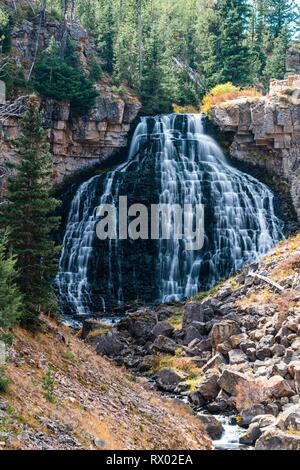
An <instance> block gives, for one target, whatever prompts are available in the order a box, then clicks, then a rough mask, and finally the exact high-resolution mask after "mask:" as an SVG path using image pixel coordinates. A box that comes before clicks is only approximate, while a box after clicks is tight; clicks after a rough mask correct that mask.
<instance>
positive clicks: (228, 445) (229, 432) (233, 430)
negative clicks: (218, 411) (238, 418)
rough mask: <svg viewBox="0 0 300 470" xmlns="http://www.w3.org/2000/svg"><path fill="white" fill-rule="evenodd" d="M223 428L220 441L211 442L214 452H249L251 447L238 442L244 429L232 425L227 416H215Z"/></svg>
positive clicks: (230, 419)
mask: <svg viewBox="0 0 300 470" xmlns="http://www.w3.org/2000/svg"><path fill="white" fill-rule="evenodd" d="M215 417H216V418H217V420H218V421H220V423H222V426H223V428H224V433H223V435H222V437H221V439H218V440H216V441H213V446H214V448H215V449H216V450H251V447H249V446H245V445H244V444H241V443H240V442H239V440H240V437H241V436H242V435H243V434H244V433H245V429H242V428H240V427H239V426H237V425H236V424H232V418H230V417H228V416H222V415H216V416H215Z"/></svg>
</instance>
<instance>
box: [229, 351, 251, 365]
mask: <svg viewBox="0 0 300 470" xmlns="http://www.w3.org/2000/svg"><path fill="white" fill-rule="evenodd" d="M228 357H229V364H244V363H245V362H247V356H246V354H245V353H243V351H241V349H232V350H231V351H229V353H228Z"/></svg>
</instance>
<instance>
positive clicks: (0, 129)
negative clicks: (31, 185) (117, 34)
mask: <svg viewBox="0 0 300 470" xmlns="http://www.w3.org/2000/svg"><path fill="white" fill-rule="evenodd" d="M67 34H68V35H69V37H70V39H71V40H72V41H73V43H74V44H75V46H76V50H77V52H78V53H79V56H80V60H81V64H82V67H83V70H86V72H87V64H88V63H89V62H90V61H91V60H93V57H94V56H95V52H96V46H95V44H94V41H93V39H91V38H90V37H89V36H88V34H87V33H86V31H85V30H84V29H83V28H82V27H81V26H78V25H74V24H72V25H68V28H67ZM62 35H63V25H62V24H61V23H60V22H59V21H57V20H54V19H49V18H46V19H45V20H44V21H43V22H42V23H41V24H40V23H39V17H37V18H33V19H32V21H28V20H27V19H24V20H23V21H22V22H21V24H17V25H16V26H15V27H14V29H13V31H12V50H11V54H10V55H11V58H12V60H13V62H14V68H15V73H16V74H18V73H19V74H20V73H22V75H23V76H24V77H25V78H27V77H28V74H29V73H30V69H31V66H32V64H33V62H34V60H35V50H36V47H37V49H38V51H42V50H44V49H45V48H46V47H47V46H48V45H49V42H50V40H51V37H55V38H56V40H57V41H58V42H59V41H61V38H62ZM87 73H88V72H87ZM96 88H97V90H98V93H99V96H98V97H97V99H96V103H95V107H94V108H93V109H92V110H91V111H90V113H89V114H88V115H86V116H83V117H81V118H80V119H79V120H73V119H72V117H71V114H70V103H69V102H59V101H55V100H52V99H47V100H44V101H42V103H41V105H42V108H43V110H44V116H45V127H46V128H47V129H48V136H49V143H50V146H51V152H52V154H53V159H54V180H55V183H61V182H62V181H63V179H64V177H65V176H66V175H69V174H72V173H73V172H74V171H76V170H78V169H80V168H83V167H87V166H92V165H95V164H97V163H101V162H103V161H104V160H105V159H106V158H108V157H109V156H111V155H112V154H113V153H114V152H116V151H117V150H119V149H122V148H124V147H126V146H127V134H128V131H129V128H130V124H131V122H132V121H133V120H134V119H135V118H136V116H137V114H138V112H139V110H140V107H141V104H140V102H139V100H138V99H137V98H136V97H135V96H134V95H133V94H132V93H131V91H130V90H129V89H128V88H127V87H126V86H122V90H120V89H118V88H116V87H114V86H113V85H112V81H111V78H110V77H109V76H108V75H106V74H103V75H102V77H101V79H100V80H99V81H98V82H97V84H96ZM19 101H20V102H21V105H22V106H26V97H24V98H22V97H21V98H20V99H19ZM11 105H12V103H9V102H8V103H6V104H5V105H2V106H1V108H2V109H3V107H8V106H11ZM2 109H1V110H2ZM16 114H18V113H16ZM18 133H19V119H18V117H17V116H12V117H9V118H7V119H1V120H0V175H2V176H3V175H4V176H5V175H7V174H8V170H7V168H6V165H5V163H6V162H7V161H11V160H13V159H14V158H15V152H14V149H13V146H12V140H13V139H15V138H16V137H17V136H18ZM4 179H5V178H3V179H2V181H3V180H4Z"/></svg>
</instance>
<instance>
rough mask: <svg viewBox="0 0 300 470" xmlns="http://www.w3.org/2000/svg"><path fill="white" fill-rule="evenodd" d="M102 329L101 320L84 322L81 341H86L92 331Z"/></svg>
mask: <svg viewBox="0 0 300 470" xmlns="http://www.w3.org/2000/svg"><path fill="white" fill-rule="evenodd" d="M99 329H101V322H100V321H99V320H84V322H83V325H82V330H81V334H80V339H86V338H87V337H88V335H89V334H90V333H91V331H95V330H99Z"/></svg>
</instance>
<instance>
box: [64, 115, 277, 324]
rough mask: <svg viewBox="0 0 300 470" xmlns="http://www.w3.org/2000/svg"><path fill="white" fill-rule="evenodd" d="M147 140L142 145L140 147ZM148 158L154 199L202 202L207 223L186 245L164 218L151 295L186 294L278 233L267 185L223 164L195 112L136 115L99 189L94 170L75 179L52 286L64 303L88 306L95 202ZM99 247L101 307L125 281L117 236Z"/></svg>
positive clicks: (118, 295)
mask: <svg viewBox="0 0 300 470" xmlns="http://www.w3.org/2000/svg"><path fill="white" fill-rule="evenodd" d="M148 144H149V145H148ZM147 146H148V147H149V149H150V150H149V151H145V148H148V147H147ZM147 159H153V160H154V162H155V171H156V172H157V173H158V174H159V175H160V187H159V189H158V193H159V195H158V196H159V197H158V199H159V200H158V202H159V203H164V204H180V205H181V206H183V205H184V204H191V207H192V212H191V214H190V217H191V218H192V217H193V213H194V208H195V206H196V205H197V204H200V203H202V204H204V208H205V217H206V224H207V226H206V238H205V246H204V249H203V250H200V251H189V250H187V243H188V240H187V239H185V238H183V239H182V240H177V239H175V237H174V236H173V235H172V234H174V220H172V218H171V219H170V221H169V227H168V230H169V231H170V234H171V238H170V239H169V240H160V242H159V243H158V248H157V249H158V251H157V267H158V269H157V276H158V282H157V284H158V286H159V287H158V292H155V295H154V298H153V300H158V301H161V302H170V301H175V300H181V299H183V298H186V297H190V296H193V295H194V294H196V293H197V292H199V289H200V288H203V287H204V286H205V287H206V288H207V287H211V286H213V285H214V284H215V283H216V282H217V281H218V280H219V279H221V278H222V277H225V276H229V275H230V274H231V273H233V272H235V271H237V270H239V269H240V268H242V267H243V266H244V265H245V264H247V263H249V262H251V261H253V260H255V259H256V258H257V257H259V256H261V255H263V254H265V253H267V252H268V251H269V250H270V249H271V248H272V247H273V246H274V244H275V243H276V242H277V241H278V240H279V239H280V238H281V237H282V233H281V227H282V224H281V222H280V221H279V220H278V218H277V217H276V215H275V213H274V201H273V194H272V192H271V191H270V190H269V189H268V188H267V187H266V186H265V185H264V184H262V183H260V182H259V181H258V180H256V179H255V178H253V177H251V176H249V175H247V174H244V173H242V172H240V171H239V170H237V169H235V168H233V167H232V166H230V165H229V164H228V163H227V161H226V159H225V157H224V155H223V152H222V151H221V149H220V148H219V146H218V145H217V143H216V142H215V141H214V140H213V139H212V138H211V137H209V136H207V135H205V133H204V131H203V125H202V117H201V115H184V116H182V115H181V116H178V115H175V114H172V115H165V116H157V117H155V118H152V117H151V118H147V117H145V118H142V119H141V122H140V124H139V125H138V126H137V129H136V131H135V134H134V137H133V139H132V144H131V149H130V152H129V155H128V160H127V162H126V163H125V164H122V165H120V166H119V167H118V168H117V169H116V170H115V171H113V172H110V173H108V174H107V175H106V177H105V181H104V183H103V189H102V194H101V195H98V193H97V191H98V186H99V181H100V177H99V176H96V177H94V178H92V179H91V180H89V181H87V182H85V183H83V184H82V185H81V186H80V188H79V189H78V192H77V194H76V196H75V198H74V200H73V202H72V204H71V208H70V214H69V220H68V224H67V229H66V234H65V238H64V243H63V250H62V254H61V260H60V274H59V276H58V285H59V289H60V293H61V298H62V300H63V302H64V303H68V304H69V306H70V308H71V310H72V312H73V313H76V314H77V315H89V314H90V313H92V311H93V298H92V297H91V294H90V278H91V276H93V272H94V270H95V267H94V262H95V258H96V249H95V245H96V225H97V222H98V220H99V219H98V218H97V214H96V208H97V206H99V205H100V204H104V203H112V202H114V203H115V204H117V203H118V199H119V195H120V184H121V183H120V182H121V181H122V174H124V176H125V177H126V174H129V173H130V172H135V173H136V180H137V181H138V179H139V172H140V171H141V169H142V168H143V166H144V164H145V162H146V160H147ZM120 175H121V176H120ZM106 249H108V251H109V263H108V267H107V271H108V272H107V273H106V278H105V279H106V280H105V283H104V284H103V286H102V287H103V289H102V291H103V294H101V295H99V296H98V299H97V301H98V303H100V304H101V306H102V307H101V310H102V312H103V313H104V312H105V309H106V303H107V302H106V299H107V298H108V297H109V298H110V299H111V298H113V299H114V304H115V305H116V306H118V305H119V306H120V305H122V304H123V303H124V301H126V288H127V286H126V282H125V281H124V280H123V270H122V266H123V265H122V262H123V258H124V257H123V252H122V247H121V246H120V243H119V242H118V241H110V242H109V244H108V247H106ZM134 269H135V270H136V271H137V273H136V276H137V278H138V276H139V272H138V270H139V269H143V267H142V266H139V265H137V266H135V267H134ZM97 272H98V273H99V267H98V271H97ZM99 283H100V280H99ZM138 295H140V293H139V292H138V293H137V297H138Z"/></svg>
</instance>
